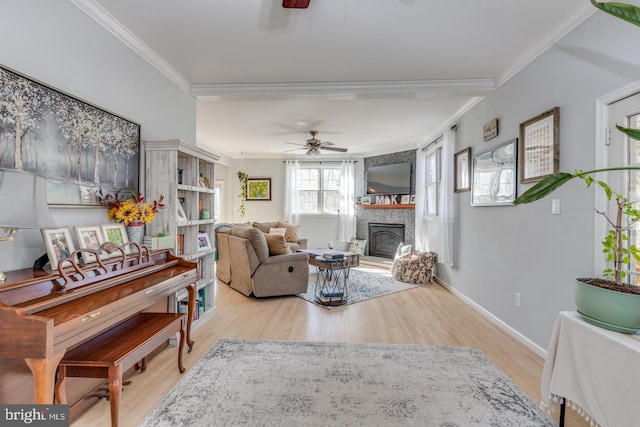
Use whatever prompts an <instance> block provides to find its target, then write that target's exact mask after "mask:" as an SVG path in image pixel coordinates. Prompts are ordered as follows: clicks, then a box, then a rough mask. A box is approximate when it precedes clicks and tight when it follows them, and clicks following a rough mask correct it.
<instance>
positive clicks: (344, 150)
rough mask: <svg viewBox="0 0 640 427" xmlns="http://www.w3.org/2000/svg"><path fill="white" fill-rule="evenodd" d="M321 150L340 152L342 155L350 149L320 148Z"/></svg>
mask: <svg viewBox="0 0 640 427" xmlns="http://www.w3.org/2000/svg"><path fill="white" fill-rule="evenodd" d="M320 149H321V150H329V151H339V152H341V153H346V152H347V150H348V148H340V147H320Z"/></svg>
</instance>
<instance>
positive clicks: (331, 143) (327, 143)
mask: <svg viewBox="0 0 640 427" xmlns="http://www.w3.org/2000/svg"><path fill="white" fill-rule="evenodd" d="M327 145H336V144H334V143H333V142H329V141H322V142H321V143H320V147H324V146H327Z"/></svg>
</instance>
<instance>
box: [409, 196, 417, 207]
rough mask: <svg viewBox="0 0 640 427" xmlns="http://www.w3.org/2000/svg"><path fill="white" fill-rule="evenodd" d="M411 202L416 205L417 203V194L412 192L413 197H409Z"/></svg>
mask: <svg viewBox="0 0 640 427" xmlns="http://www.w3.org/2000/svg"><path fill="white" fill-rule="evenodd" d="M409 204H410V205H415V204H416V195H415V194H412V195H411V197H410V198H409Z"/></svg>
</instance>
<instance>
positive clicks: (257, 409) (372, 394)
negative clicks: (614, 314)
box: [140, 340, 555, 427]
mask: <svg viewBox="0 0 640 427" xmlns="http://www.w3.org/2000/svg"><path fill="white" fill-rule="evenodd" d="M140 425H141V426H167V427H169V426H171V427H173V426H203V427H204V426H225V427H228V426H287V427H289V426H367V427H369V426H385V427H386V426H440V427H454V426H460V427H462V426H493V427H503V426H505V427H506V426H509V427H541V426H555V424H554V423H553V422H552V421H551V419H549V418H548V417H547V415H546V414H545V413H544V412H543V411H542V410H540V409H539V408H538V407H537V406H536V405H535V404H534V403H533V402H532V401H531V400H530V399H529V398H528V397H527V396H526V395H525V394H524V393H523V392H522V391H521V390H520V389H519V388H518V387H517V386H516V385H515V384H513V383H512V382H511V381H510V380H509V379H508V378H507V377H506V376H505V375H504V373H503V372H502V371H500V369H498V368H497V367H496V366H495V365H494V364H493V363H492V362H491V361H490V360H489V359H488V358H487V357H486V356H485V355H484V354H483V353H482V352H481V351H480V350H478V349H476V348H470V347H436V346H417V345H385V344H344V343H317V342H293V341H245V340H220V341H218V342H217V343H216V344H214V345H213V346H212V347H211V349H209V351H208V352H207V353H206V354H205V356H204V357H203V358H202V359H201V360H200V361H199V362H198V363H197V364H196V365H195V366H194V367H193V368H192V369H191V370H190V371H189V372H187V374H186V375H185V376H184V377H183V378H182V379H181V380H180V382H178V384H177V385H176V386H175V388H174V389H173V390H172V391H171V392H170V393H169V394H168V395H167V397H165V398H164V399H163V400H162V401H161V402H160V403H159V404H158V405H157V406H156V407H155V409H153V411H151V413H150V414H149V415H148V416H147V417H146V418H145V419H144V420H143V421H142V423H141V424H140Z"/></svg>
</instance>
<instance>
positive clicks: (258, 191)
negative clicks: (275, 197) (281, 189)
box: [246, 178, 271, 201]
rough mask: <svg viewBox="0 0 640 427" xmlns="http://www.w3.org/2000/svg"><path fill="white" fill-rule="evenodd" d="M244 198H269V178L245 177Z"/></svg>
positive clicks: (265, 199) (264, 199) (266, 199)
mask: <svg viewBox="0 0 640 427" xmlns="http://www.w3.org/2000/svg"><path fill="white" fill-rule="evenodd" d="M246 200H262V201H269V200H271V178H247V198H246Z"/></svg>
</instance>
